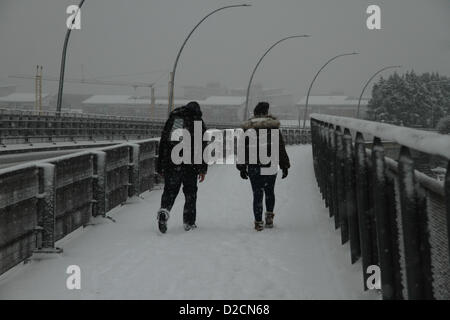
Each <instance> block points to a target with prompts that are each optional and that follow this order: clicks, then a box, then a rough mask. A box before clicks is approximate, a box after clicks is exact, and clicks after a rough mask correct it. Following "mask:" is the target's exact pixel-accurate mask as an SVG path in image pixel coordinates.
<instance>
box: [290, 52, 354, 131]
mask: <svg viewBox="0 0 450 320" xmlns="http://www.w3.org/2000/svg"><path fill="white" fill-rule="evenodd" d="M356 54H359V53H358V52H352V53H343V54H339V55H337V56H335V57H333V58H331V59H330V60H328V61H327V62H326V63H325V64H324V65H323V66H322V67H321V68H320V69H319V71H317V73H316V75H315V76H314V78H313V80H312V81H311V84H310V85H309V88H308V93H307V94H306V103H305V114H304V117H303V129H305V126H306V118H307V116H308V103H309V95H310V93H311V89H312V86H313V84H314V82H315V81H316V79H317V77H318V76H319V74H320V72H321V71H322V70H323V69H325V67H326V66H327V65H329V64H330V63H331V62H332V61H334V60H336V59H337V58H340V57H344V56H352V55H356ZM300 114H301V112H300V109H299V110H298V126H299V127H300V120H301V119H300Z"/></svg>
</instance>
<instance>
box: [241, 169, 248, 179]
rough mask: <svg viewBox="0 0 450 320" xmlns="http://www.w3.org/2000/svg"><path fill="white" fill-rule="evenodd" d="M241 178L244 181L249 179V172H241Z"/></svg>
mask: <svg viewBox="0 0 450 320" xmlns="http://www.w3.org/2000/svg"><path fill="white" fill-rule="evenodd" d="M241 178H242V179H244V180H247V179H248V174H247V170H245V169H244V170H241Z"/></svg>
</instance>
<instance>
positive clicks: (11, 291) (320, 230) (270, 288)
mask: <svg viewBox="0 0 450 320" xmlns="http://www.w3.org/2000/svg"><path fill="white" fill-rule="evenodd" d="M288 153H289V156H290V158H291V163H292V165H293V167H292V168H291V170H290V171H289V176H288V177H287V179H285V180H281V179H280V178H278V179H277V184H276V195H277V202H276V206H275V212H276V216H275V228H274V229H266V230H264V231H262V232H256V231H254V230H253V215H252V210H251V206H252V200H251V188H250V183H249V181H248V180H247V181H245V180H242V179H241V178H240V177H239V174H238V171H237V170H236V169H235V167H234V165H216V166H212V167H210V169H209V172H208V175H207V178H206V181H205V182H204V183H202V184H200V185H199V194H198V214H197V216H198V218H197V225H198V229H196V230H192V231H189V232H185V231H184V229H183V227H182V208H183V202H184V201H183V200H184V197H183V195H182V194H181V192H180V195H179V197H178V198H177V202H176V204H175V206H174V208H173V210H172V213H171V218H170V220H169V224H168V228H169V229H168V232H167V234H164V235H161V234H160V233H159V232H158V231H157V224H156V211H157V210H158V208H159V201H160V196H161V190H154V191H152V192H149V193H145V194H144V195H143V199H141V198H134V199H131V200H130V201H129V203H127V204H126V205H125V206H123V207H120V208H117V209H116V210H114V211H113V212H111V213H110V215H111V216H112V217H114V219H116V220H117V223H113V222H111V221H110V220H106V219H96V220H94V221H93V223H94V225H92V226H88V227H86V228H85V229H83V230H79V231H76V232H75V233H74V234H72V235H70V236H69V238H66V239H63V240H61V241H60V243H58V245H59V246H61V247H63V248H64V252H63V254H61V255H60V256H57V257H54V258H50V259H44V260H32V261H31V262H30V263H28V264H26V265H21V266H19V267H17V268H14V269H13V270H11V271H10V272H8V273H7V274H5V275H3V276H2V277H0V299H377V298H378V295H377V294H376V293H375V292H364V291H363V282H362V273H361V265H360V263H357V264H355V265H353V266H352V265H351V264H350V253H349V250H348V246H341V245H340V238H339V231H335V230H334V227H333V223H332V221H331V220H330V218H328V211H327V210H326V209H325V208H324V204H323V201H322V199H321V196H320V193H319V191H318V189H317V187H316V182H315V178H314V173H313V167H312V155H311V147H310V146H302V147H290V148H288ZM70 265H78V266H79V267H80V268H81V290H68V289H66V279H67V277H68V274H66V269H67V267H68V266H70Z"/></svg>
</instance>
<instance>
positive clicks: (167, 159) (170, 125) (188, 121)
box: [156, 102, 208, 174]
mask: <svg viewBox="0 0 450 320" xmlns="http://www.w3.org/2000/svg"><path fill="white" fill-rule="evenodd" d="M194 121H201V122H202V137H203V134H204V133H205V131H206V126H205V123H204V122H203V120H202V112H201V110H200V107H199V105H198V104H197V103H192V102H190V103H189V104H187V105H186V106H183V107H178V108H176V109H175V110H173V111H172V112H171V113H170V115H169V119H167V121H166V123H165V125H164V129H163V131H162V133H161V139H160V141H159V155H158V161H157V163H156V172H158V173H159V174H162V173H164V171H165V170H167V169H170V168H172V167H174V166H175V164H174V163H173V162H172V159H171V153H172V149H173V147H174V146H175V145H177V144H178V143H180V142H179V141H171V140H170V137H171V134H172V131H173V130H175V129H181V128H184V129H187V130H188V131H189V133H190V135H191V158H192V159H191V165H192V166H193V167H194V169H195V171H196V172H197V173H198V174H200V173H206V172H207V170H208V165H207V164H206V163H205V162H204V161H203V157H202V163H201V164H195V163H194ZM202 137H200V138H201V139H202ZM197 139H199V138H197ZM206 145H207V143H206V142H203V139H202V155H203V150H204V149H205V147H206Z"/></svg>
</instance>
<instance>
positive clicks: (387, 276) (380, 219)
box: [372, 137, 395, 300]
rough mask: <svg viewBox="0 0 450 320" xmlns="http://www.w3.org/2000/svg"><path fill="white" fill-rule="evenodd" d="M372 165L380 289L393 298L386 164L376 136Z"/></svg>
mask: <svg viewBox="0 0 450 320" xmlns="http://www.w3.org/2000/svg"><path fill="white" fill-rule="evenodd" d="M372 166H373V202H374V203H373V208H374V213H375V221H376V230H377V242H378V257H379V263H380V265H379V267H380V269H381V290H382V293H383V299H386V300H392V299H394V298H395V285H394V266H393V261H392V248H391V238H392V236H391V226H390V217H389V211H388V206H387V203H386V202H387V200H386V185H387V184H386V173H385V170H386V168H385V167H386V164H385V159H384V148H383V145H382V143H381V140H380V139H379V138H377V137H375V138H374V140H373V147H372Z"/></svg>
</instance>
